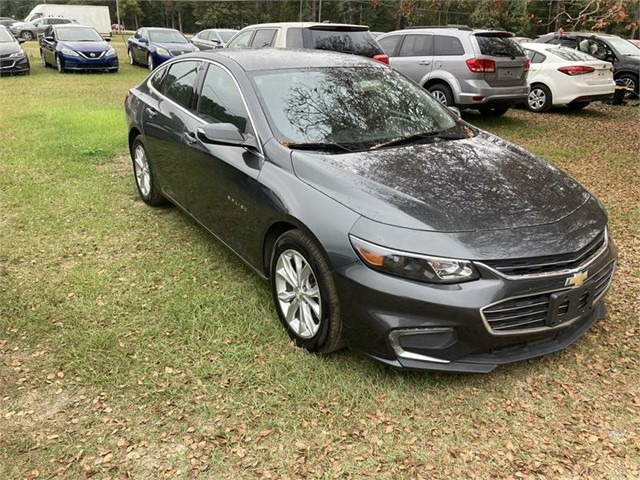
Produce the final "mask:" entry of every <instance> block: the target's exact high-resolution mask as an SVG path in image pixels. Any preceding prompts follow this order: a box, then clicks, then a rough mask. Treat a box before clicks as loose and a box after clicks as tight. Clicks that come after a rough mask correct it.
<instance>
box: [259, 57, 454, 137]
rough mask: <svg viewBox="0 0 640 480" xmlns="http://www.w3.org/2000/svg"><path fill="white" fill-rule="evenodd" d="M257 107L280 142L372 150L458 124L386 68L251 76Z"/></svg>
mask: <svg viewBox="0 0 640 480" xmlns="http://www.w3.org/2000/svg"><path fill="white" fill-rule="evenodd" d="M252 78H253V82H254V83H255V85H256V89H257V91H258V93H259V97H260V101H261V103H262V105H263V108H264V110H265V111H266V112H267V114H268V116H269V118H270V123H271V125H272V127H273V128H274V130H275V131H276V136H278V137H279V139H280V140H281V141H286V142H289V143H338V144H341V145H345V144H350V145H356V144H357V145H359V146H360V147H361V148H372V147H376V146H380V144H381V143H385V142H388V141H392V140H397V139H398V138H404V137H406V136H411V135H414V134H417V133H425V132H434V131H438V132H442V131H445V130H450V129H453V128H454V127H457V126H458V125H461V123H460V124H459V123H458V122H457V121H456V120H455V119H454V117H453V116H452V115H451V114H450V113H449V112H448V110H447V109H446V108H445V107H443V106H442V105H440V103H439V102H438V101H437V100H434V99H433V97H431V96H430V95H429V94H428V93H426V91H425V90H424V89H422V88H420V87H418V86H416V85H414V84H413V83H412V82H411V81H409V80H407V79H406V78H405V77H403V76H402V75H400V74H398V73H396V72H395V71H393V70H392V69H390V68H386V67H384V68H381V67H378V68H376V67H358V68H342V67H332V68H313V69H305V70H284V71H283V70H277V71H269V72H256V73H254V74H253V76H252Z"/></svg>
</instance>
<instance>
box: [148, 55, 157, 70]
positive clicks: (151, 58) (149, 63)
mask: <svg viewBox="0 0 640 480" xmlns="http://www.w3.org/2000/svg"><path fill="white" fill-rule="evenodd" d="M147 67H149V70H151V71H152V72H153V70H154V69H155V68H156V66H155V64H154V63H153V56H152V55H151V54H148V55H147Z"/></svg>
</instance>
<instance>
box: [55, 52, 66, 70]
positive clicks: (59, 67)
mask: <svg viewBox="0 0 640 480" xmlns="http://www.w3.org/2000/svg"><path fill="white" fill-rule="evenodd" d="M56 68H57V70H58V72H60V73H64V72H65V69H64V63H62V60H60V57H59V56H58V55H56Z"/></svg>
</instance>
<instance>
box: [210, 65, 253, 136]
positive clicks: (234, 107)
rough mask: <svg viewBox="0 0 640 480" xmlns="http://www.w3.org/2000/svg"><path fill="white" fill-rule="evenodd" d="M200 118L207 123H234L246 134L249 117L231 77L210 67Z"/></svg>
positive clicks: (213, 66) (218, 68) (214, 67)
mask: <svg viewBox="0 0 640 480" xmlns="http://www.w3.org/2000/svg"><path fill="white" fill-rule="evenodd" d="M198 116H199V117H200V118H202V120H204V121H205V122H207V123H232V124H233V125H235V126H236V127H238V128H239V129H240V131H241V132H245V131H246V129H247V124H248V121H249V115H248V113H247V110H246V108H245V106H244V101H243V100H242V95H241V94H240V90H238V87H237V86H236V83H235V82H234V81H233V78H231V75H229V73H227V72H226V71H224V70H223V69H222V68H220V67H217V66H215V65H209V68H208V69H207V74H206V76H205V78H204V82H203V84H202V93H200V101H199V102H198Z"/></svg>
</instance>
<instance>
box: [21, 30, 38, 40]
mask: <svg viewBox="0 0 640 480" xmlns="http://www.w3.org/2000/svg"><path fill="white" fill-rule="evenodd" d="M20 36H21V37H22V38H23V39H24V41H25V42H28V41H29V40H33V39H34V38H35V35H34V34H33V32H30V31H29V30H25V31H24V32H22V33H21V34H20Z"/></svg>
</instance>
